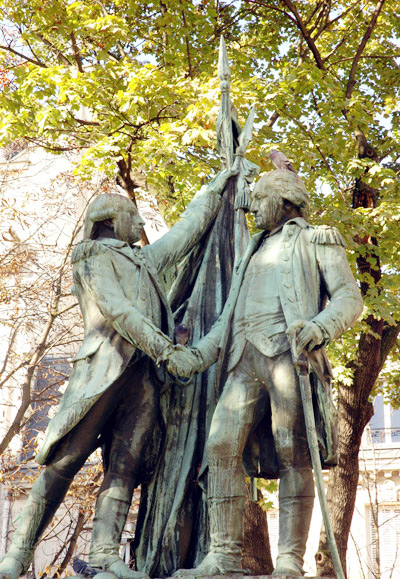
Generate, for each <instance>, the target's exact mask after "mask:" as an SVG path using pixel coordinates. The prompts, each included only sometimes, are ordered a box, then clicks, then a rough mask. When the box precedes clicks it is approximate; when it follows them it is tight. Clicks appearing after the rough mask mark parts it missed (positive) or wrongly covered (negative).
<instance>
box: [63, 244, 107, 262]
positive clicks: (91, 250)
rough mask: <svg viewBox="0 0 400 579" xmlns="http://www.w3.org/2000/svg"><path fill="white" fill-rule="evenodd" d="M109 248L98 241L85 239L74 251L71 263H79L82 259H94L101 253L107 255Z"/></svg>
mask: <svg viewBox="0 0 400 579" xmlns="http://www.w3.org/2000/svg"><path fill="white" fill-rule="evenodd" d="M106 251H107V248H106V247H105V246H104V245H103V244H102V243H99V242H98V241H94V240H93V239H85V240H83V241H81V242H80V243H78V245H76V246H75V247H74V249H73V250H72V255H71V262H72V263H77V262H78V261H80V260H81V259H87V258H88V257H94V256H95V255H99V254H100V253H105V252H106Z"/></svg>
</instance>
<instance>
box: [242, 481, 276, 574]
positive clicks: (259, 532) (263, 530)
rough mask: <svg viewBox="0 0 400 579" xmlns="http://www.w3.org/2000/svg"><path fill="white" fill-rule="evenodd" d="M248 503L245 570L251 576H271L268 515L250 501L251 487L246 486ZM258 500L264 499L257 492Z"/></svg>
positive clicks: (245, 515) (244, 532)
mask: <svg viewBox="0 0 400 579" xmlns="http://www.w3.org/2000/svg"><path fill="white" fill-rule="evenodd" d="M246 491H247V492H246V503H245V507H244V517H243V554H242V566H243V569H248V570H249V572H250V575H270V574H271V573H272V571H273V569H274V566H273V564H272V558H271V547H270V543H269V534H268V521H267V513H266V512H265V511H264V510H263V509H262V508H261V507H260V505H259V504H258V503H256V502H254V501H252V500H251V499H250V491H249V485H246ZM257 496H258V500H261V499H262V495H261V491H260V490H258V491H257Z"/></svg>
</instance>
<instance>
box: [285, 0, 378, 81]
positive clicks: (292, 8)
mask: <svg viewBox="0 0 400 579" xmlns="http://www.w3.org/2000/svg"><path fill="white" fill-rule="evenodd" d="M383 1H384V0H383ZM281 2H283V3H284V4H285V5H286V6H287V7H288V9H289V10H290V11H291V12H292V14H293V15H294V17H295V19H296V24H297V27H298V28H299V30H300V32H301V33H302V35H303V38H304V40H305V41H306V43H307V45H308V48H309V49H310V50H311V52H312V54H313V56H314V58H315V62H316V63H317V67H318V68H319V69H321V70H324V69H325V66H324V62H323V60H322V58H321V55H320V53H319V50H318V48H317V47H316V45H315V42H314V41H313V39H312V38H311V36H310V33H309V32H308V30H307V27H306V25H305V24H304V22H303V20H302V19H301V16H300V14H299V13H298V12H297V9H296V7H295V6H294V4H293V2H292V0H281Z"/></svg>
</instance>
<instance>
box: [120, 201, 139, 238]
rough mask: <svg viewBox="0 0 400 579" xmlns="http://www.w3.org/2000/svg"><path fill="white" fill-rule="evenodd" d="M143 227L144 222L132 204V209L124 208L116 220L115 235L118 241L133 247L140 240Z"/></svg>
mask: <svg viewBox="0 0 400 579" xmlns="http://www.w3.org/2000/svg"><path fill="white" fill-rule="evenodd" d="M143 226H144V221H143V219H142V218H141V217H140V214H139V212H138V210H137V209H136V207H135V205H134V204H133V203H132V207H129V209H125V208H124V210H122V211H121V212H120V213H119V215H118V217H117V219H115V220H114V233H115V236H116V238H117V239H120V240H121V241H126V243H129V245H132V244H133V243H136V242H137V241H139V240H140V238H141V236H142V230H143Z"/></svg>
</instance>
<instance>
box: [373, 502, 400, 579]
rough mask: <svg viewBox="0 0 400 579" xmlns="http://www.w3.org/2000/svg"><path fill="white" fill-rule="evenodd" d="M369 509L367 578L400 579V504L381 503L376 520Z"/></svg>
mask: <svg viewBox="0 0 400 579" xmlns="http://www.w3.org/2000/svg"><path fill="white" fill-rule="evenodd" d="M368 510H369V518H367V520H369V523H370V530H371V534H370V536H371V543H370V547H371V548H370V557H371V565H370V572H369V579H375V578H376V577H379V578H380V579H400V505H381V506H379V510H378V517H377V521H376V520H374V516H373V512H372V509H371V508H368Z"/></svg>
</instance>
